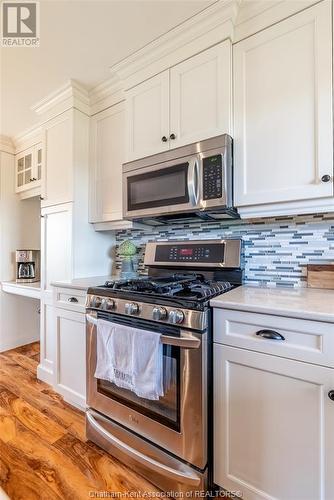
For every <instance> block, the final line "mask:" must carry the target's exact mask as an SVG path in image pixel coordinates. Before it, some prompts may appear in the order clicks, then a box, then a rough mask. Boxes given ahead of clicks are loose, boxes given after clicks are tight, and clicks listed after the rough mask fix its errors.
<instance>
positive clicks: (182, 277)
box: [104, 273, 232, 300]
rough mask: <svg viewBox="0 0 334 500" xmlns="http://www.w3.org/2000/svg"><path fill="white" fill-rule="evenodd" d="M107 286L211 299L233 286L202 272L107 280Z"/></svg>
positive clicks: (122, 290)
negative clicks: (208, 276)
mask: <svg viewBox="0 0 334 500" xmlns="http://www.w3.org/2000/svg"><path fill="white" fill-rule="evenodd" d="M104 287H105V288H108V289H111V290H112V291H113V292H115V293H117V292H118V293H122V292H130V293H135V294H137V293H140V294H143V295H154V296H162V297H176V298H179V299H183V300H200V299H204V298H206V299H211V298H212V297H214V296H215V295H218V294H220V293H223V292H226V291H228V290H230V289H231V288H232V285H231V284H230V283H229V282H228V281H221V282H220V281H213V280H207V279H205V277H204V276H203V275H202V274H192V273H190V274H172V275H170V276H163V277H158V278H152V277H143V278H138V279H133V280H126V281H107V282H106V283H105V285H104Z"/></svg>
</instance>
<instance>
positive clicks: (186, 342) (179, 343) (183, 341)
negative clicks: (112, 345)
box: [86, 314, 201, 349]
mask: <svg viewBox="0 0 334 500" xmlns="http://www.w3.org/2000/svg"><path fill="white" fill-rule="evenodd" d="M86 320H87V321H88V322H89V323H92V324H93V325H95V326H96V325H97V318H95V317H94V316H92V315H91V314H86ZM161 343H162V344H166V345H171V346H175V347H180V348H182V349H198V348H199V347H200V345H201V341H200V339H197V338H196V337H193V336H190V335H188V337H172V336H171V335H161Z"/></svg>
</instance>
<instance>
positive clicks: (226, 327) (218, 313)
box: [213, 309, 334, 368]
mask: <svg viewBox="0 0 334 500" xmlns="http://www.w3.org/2000/svg"><path fill="white" fill-rule="evenodd" d="M213 318H214V319H213V339H214V342H216V343H219V344H226V345H230V346H234V347H240V348H243V349H250V350H252V351H257V352H264V353H267V354H273V355H275V356H281V357H284V358H291V359H296V360H299V361H305V362H307V363H314V364H317V365H322V366H329V367H333V368H334V324H332V323H323V322H318V321H309V320H303V319H296V318H287V317H282V316H273V315H269V314H257V313H249V312H244V311H235V310H230V309H214V313H213ZM263 330H265V332H263ZM266 330H270V332H266ZM259 332H260V335H259ZM273 334H277V335H276V336H277V339H271V338H267V337H268V336H269V337H271V336H273ZM280 336H282V337H281V338H280Z"/></svg>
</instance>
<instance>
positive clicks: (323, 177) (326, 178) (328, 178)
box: [321, 174, 331, 182]
mask: <svg viewBox="0 0 334 500" xmlns="http://www.w3.org/2000/svg"><path fill="white" fill-rule="evenodd" d="M330 180H331V176H330V175H328V174H326V175H323V176H322V177H321V182H329V181H330Z"/></svg>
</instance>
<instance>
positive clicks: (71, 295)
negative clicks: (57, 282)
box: [55, 288, 87, 313]
mask: <svg viewBox="0 0 334 500" xmlns="http://www.w3.org/2000/svg"><path fill="white" fill-rule="evenodd" d="M86 296H87V293H86V291H85V290H75V289H73V288H56V289H55V306H56V307H60V308H62V309H68V310H70V311H76V312H81V313H82V312H85V304H86Z"/></svg>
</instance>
